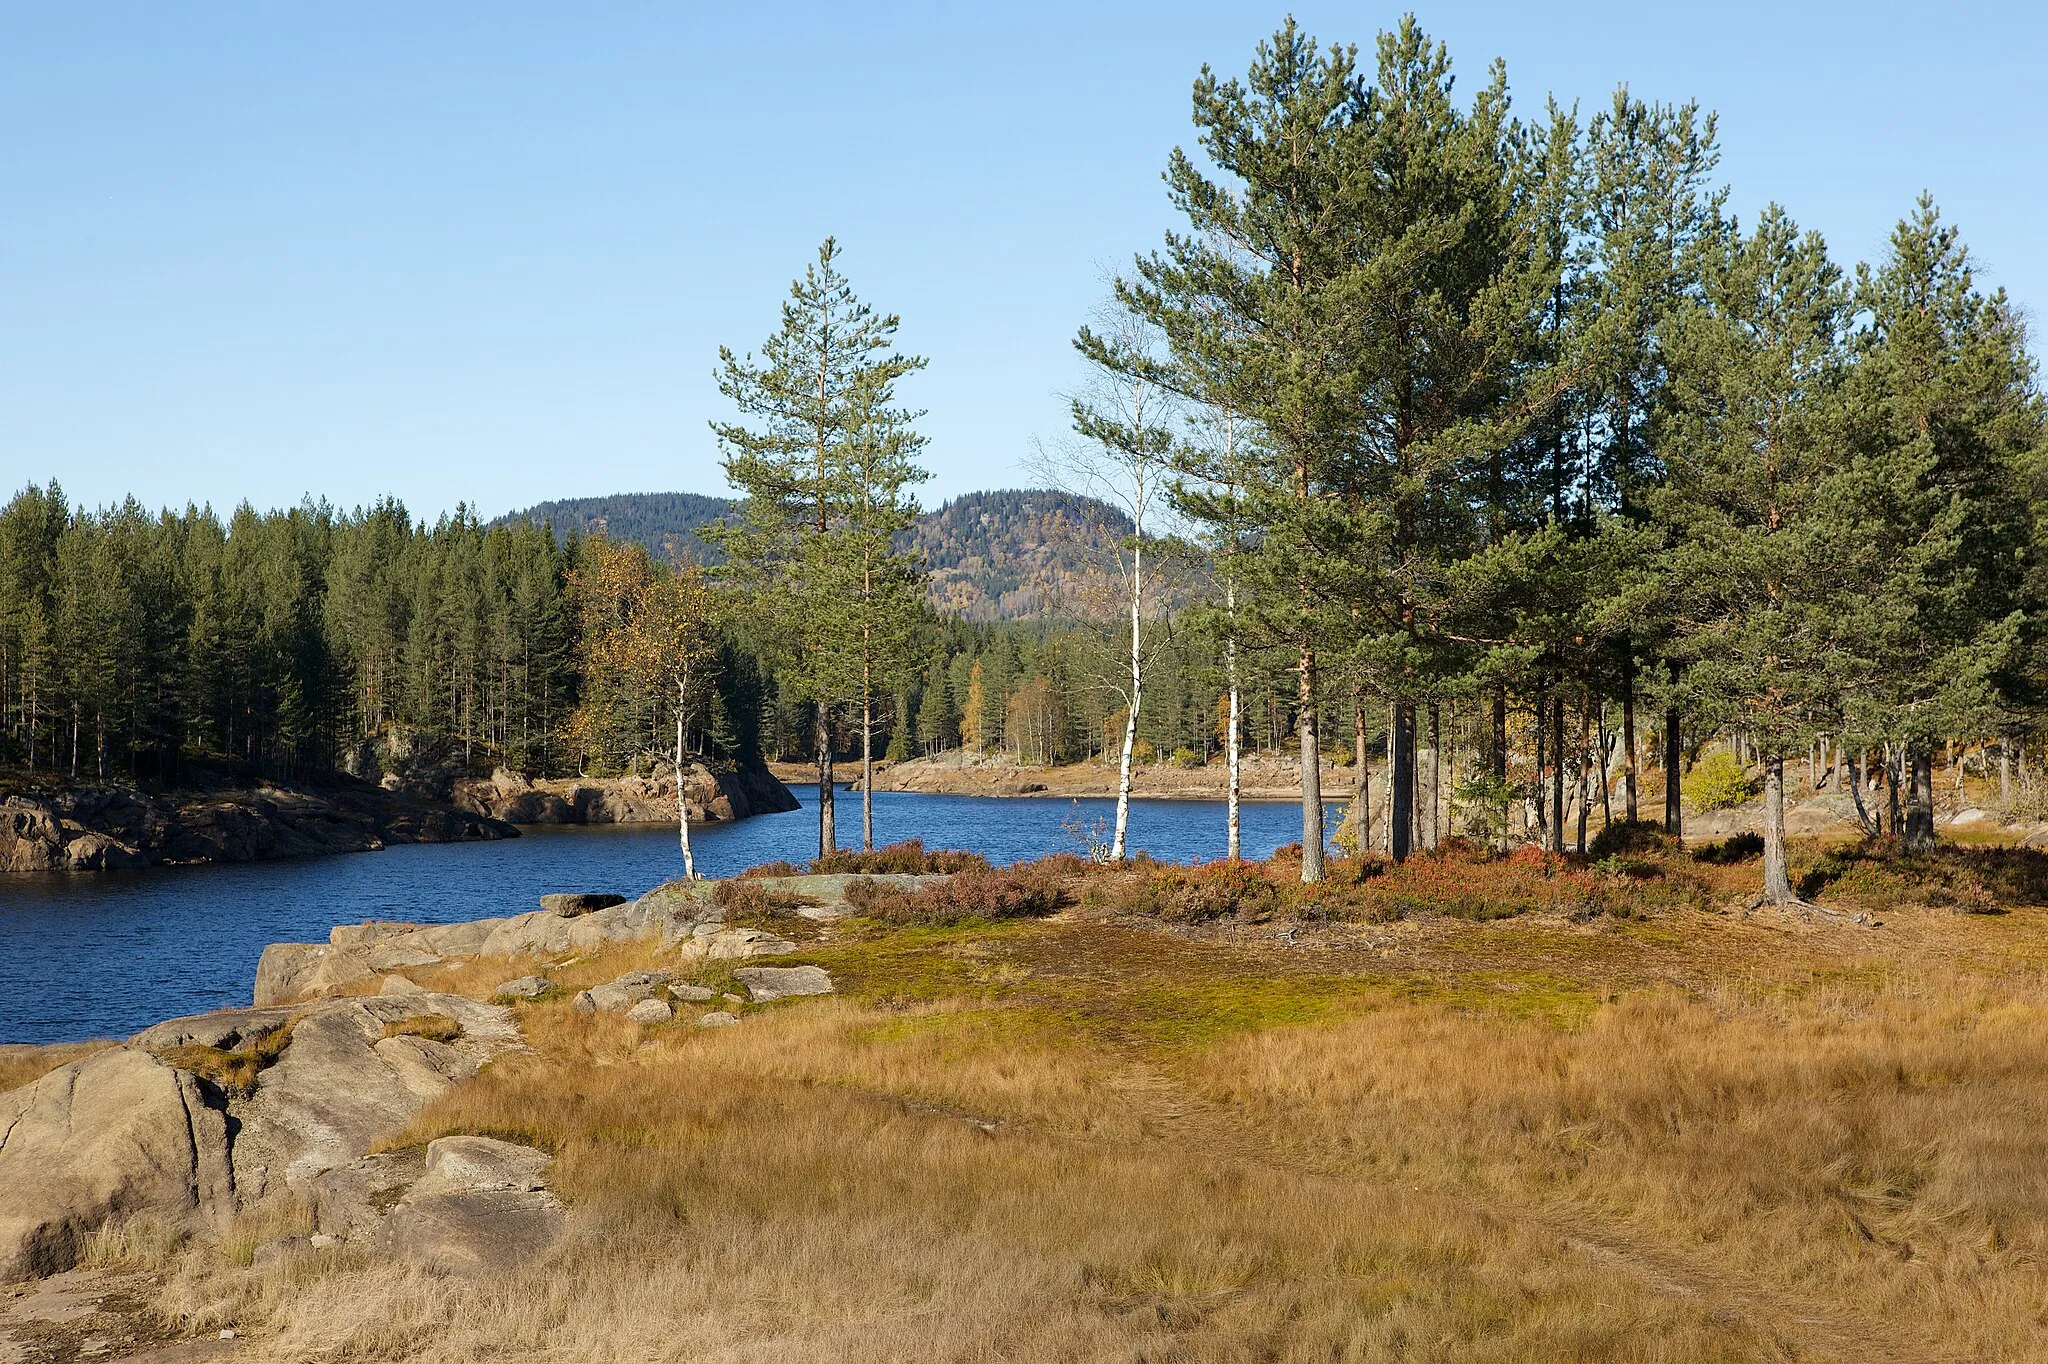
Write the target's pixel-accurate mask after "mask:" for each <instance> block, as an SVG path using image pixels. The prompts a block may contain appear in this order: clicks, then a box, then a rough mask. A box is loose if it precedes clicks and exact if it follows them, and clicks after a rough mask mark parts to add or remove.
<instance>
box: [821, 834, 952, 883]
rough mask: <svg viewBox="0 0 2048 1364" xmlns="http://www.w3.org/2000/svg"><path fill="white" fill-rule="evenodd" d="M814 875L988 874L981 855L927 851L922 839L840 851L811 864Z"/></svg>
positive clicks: (949, 850)
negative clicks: (826, 873)
mask: <svg viewBox="0 0 2048 1364" xmlns="http://www.w3.org/2000/svg"><path fill="white" fill-rule="evenodd" d="M811 870H812V871H814V872H847V871H858V872H876V873H881V872H894V873H896V874H898V875H903V876H935V875H945V874H948V873H951V872H959V871H974V870H980V871H987V870H989V864H988V859H987V858H985V857H983V856H982V855H981V854H980V853H971V852H958V851H954V850H951V849H946V848H941V849H939V850H938V851H936V852H926V851H925V848H924V840H923V839H921V838H910V839H905V840H904V841H903V842H901V843H891V844H889V845H888V846H887V847H885V848H876V849H875V850H874V851H873V852H855V851H854V850H853V849H851V848H840V849H838V850H836V851H834V852H831V853H828V854H826V855H825V856H823V857H820V858H816V859H814V860H813V861H812V862H811Z"/></svg>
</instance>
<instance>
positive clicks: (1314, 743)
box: [1297, 649, 1323, 885]
mask: <svg viewBox="0 0 2048 1364" xmlns="http://www.w3.org/2000/svg"><path fill="white" fill-rule="evenodd" d="M1299 671H1300V680H1301V696H1300V701H1301V714H1300V716H1299V717H1298V720H1297V724H1298V726H1299V729H1300V734H1301V880H1302V884H1303V885H1310V884H1313V883H1314V882H1317V881H1320V880H1322V879H1323V768H1322V762H1323V754H1322V748H1321V744H1320V742H1319V740H1318V738H1317V735H1316V654H1315V650H1313V649H1303V650H1302V651H1301V665H1300V669H1299Z"/></svg>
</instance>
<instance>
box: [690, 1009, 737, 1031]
mask: <svg viewBox="0 0 2048 1364" xmlns="http://www.w3.org/2000/svg"><path fill="white" fill-rule="evenodd" d="M737 1022H739V1019H738V1018H736V1017H734V1016H733V1015H732V1014H729V1013H727V1012H726V1011H725V1010H723V1009H719V1010H717V1011H715V1012H712V1013H708V1014H705V1015H704V1016H703V1017H702V1018H700V1019H698V1020H697V1026H698V1027H700V1028H730V1027H731V1026H732V1025H733V1024H735V1023H737Z"/></svg>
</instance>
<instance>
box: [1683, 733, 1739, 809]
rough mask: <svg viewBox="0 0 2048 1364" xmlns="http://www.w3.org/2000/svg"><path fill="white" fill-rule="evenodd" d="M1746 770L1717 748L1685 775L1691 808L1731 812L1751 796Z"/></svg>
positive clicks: (1735, 759) (1724, 751)
mask: <svg viewBox="0 0 2048 1364" xmlns="http://www.w3.org/2000/svg"><path fill="white" fill-rule="evenodd" d="M1751 790H1752V787H1751V783H1750V780H1749V769H1748V768H1747V767H1744V766H1743V765H1742V763H1741V762H1740V761H1738V760H1737V758H1736V757H1735V755H1734V754H1733V753H1730V752H1729V751H1728V750H1727V749H1725V748H1717V749H1715V750H1713V751H1712V752H1711V753H1709V754H1707V755H1706V756H1705V757H1704V758H1701V759H1700V760H1699V762H1697V763H1695V764H1694V765H1693V769H1692V771H1690V772H1688V773H1686V774H1685V795H1686V799H1687V800H1689V801H1691V802H1692V808H1693V809H1695V810H1698V811H1700V812H1701V813H1705V812H1706V811H1708V810H1732V809H1734V808H1735V807H1736V806H1738V805H1740V804H1742V803H1743V802H1744V801H1746V800H1748V799H1749V797H1750V793H1751Z"/></svg>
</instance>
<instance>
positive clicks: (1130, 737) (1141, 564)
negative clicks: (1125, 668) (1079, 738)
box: [1109, 547, 1145, 862]
mask: <svg viewBox="0 0 2048 1364" xmlns="http://www.w3.org/2000/svg"><path fill="white" fill-rule="evenodd" d="M1143 556H1144V549H1143V548H1142V547H1140V548H1138V549H1134V550H1133V551H1132V553H1131V704H1130V705H1129V706H1128V707H1126V711H1127V713H1126V714H1125V716H1124V751H1123V756H1122V758H1121V759H1120V760H1119V761H1118V765H1117V777H1116V837H1115V838H1114V839H1113V840H1112V841H1111V843H1110V847H1109V860H1110V861H1112V862H1121V861H1123V860H1124V847H1125V837H1126V833H1127V831H1128V830H1129V828H1130V822H1131V751H1132V749H1133V748H1135V747H1136V745H1137V742H1138V708H1139V707H1140V706H1141V705H1142V704H1144V699H1145V687H1144V684H1145V679H1144V676H1143V674H1142V671H1141V668H1142V660H1143V657H1144V656H1143V654H1142V653H1141V652H1140V637H1139V624H1140V620H1139V614H1138V612H1139V607H1140V604H1141V601H1142V594H1143V591H1144V577H1143V574H1144V571H1145V560H1144V557H1143Z"/></svg>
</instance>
